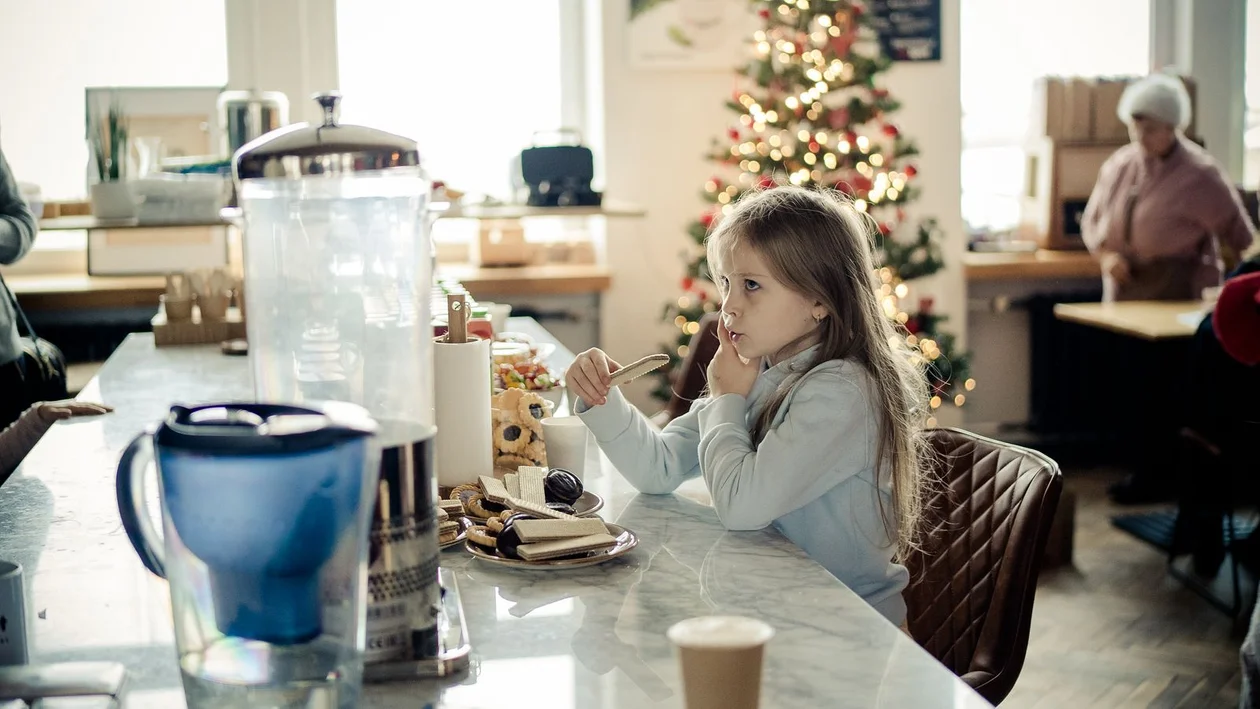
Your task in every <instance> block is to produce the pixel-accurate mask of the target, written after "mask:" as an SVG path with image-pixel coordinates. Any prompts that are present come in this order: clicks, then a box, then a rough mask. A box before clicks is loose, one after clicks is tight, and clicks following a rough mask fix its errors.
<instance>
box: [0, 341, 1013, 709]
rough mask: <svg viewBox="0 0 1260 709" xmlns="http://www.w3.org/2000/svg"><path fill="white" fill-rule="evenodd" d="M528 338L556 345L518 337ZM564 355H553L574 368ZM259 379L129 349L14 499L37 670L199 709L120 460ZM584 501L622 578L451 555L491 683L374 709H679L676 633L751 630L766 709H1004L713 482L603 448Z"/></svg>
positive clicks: (26, 471)
mask: <svg viewBox="0 0 1260 709" xmlns="http://www.w3.org/2000/svg"><path fill="white" fill-rule="evenodd" d="M511 325H512V327H513V329H517V330H524V331H526V332H531V333H533V334H535V335H536V336H542V335H543V334H544V333H543V332H542V331H541V330H540V329H537V328H536V325H535V324H533V323H530V322H522V321H519V320H516V319H514V320H513V321H511ZM562 350H563V348H557V352H556V353H554V354H553V355H552V360H551V363H552V364H553V365H557V364H561V362H560V361H558V360H557V359H556V358H557V357H566V358H571V357H572V355H571V354H568V353H567V351H562ZM249 382H250V376H249V364H248V361H247V360H246V359H245V358H241V357H226V356H223V355H221V354H220V353H219V351H218V348H216V347H171V348H161V349H155V348H154V346H153V339H152V336H150V335H132V336H131V337H130V338H129V339H128V340H127V341H126V343H124V345H123V346H122V347H121V348H120V349H119V350H118V351H117V352H116V353H115V354H114V355H113V356H112V357H111V358H110V360H109V362H108V363H107V364H106V365H105V367H104V369H102V370H101V372H100V375H99V376H98V377H97V378H96V379H95V380H93V382H92V384H91V385H90V386H89V387H88V388H87V389H86V390H85V391H84V392H83V397H84V398H87V399H92V400H98V401H103V402H105V403H108V404H111V405H113V406H114V407H115V409H116V410H115V412H114V413H112V414H109V415H107V416H102V417H99V418H91V419H80V420H76V421H66V422H61V423H58V424H56V425H54V426H53V428H52V429H51V430H50V431H49V432H48V434H47V435H46V436H45V438H44V439H43V440H42V441H41V442H40V443H39V445H37V446H36V447H35V449H34V451H32V453H31V454H30V456H28V457H27V459H26V460H25V461H24V462H23V464H22V466H21V468H20V469H19V470H18V472H17V473H16V474H15V475H14V476H13V477H12V478H10V479H9V480H8V481H7V482H5V483H4V485H3V486H2V487H0V530H4V533H3V534H0V558H3V559H5V560H11V561H15V562H18V563H21V564H22V565H23V566H24V567H25V568H26V570H27V573H26V576H25V579H24V581H25V586H26V598H27V602H28V604H29V612H30V615H29V618H28V626H27V627H28V628H29V632H30V638H31V643H32V646H33V648H32V653H31V654H32V661H33V662H56V661H70V660H116V661H118V662H122V663H124V664H125V665H126V666H127V670H128V674H129V687H130V693H129V696H128V698H127V701H126V703H125V704H124V706H125V707H127V709H142V708H147V707H154V708H157V707H161V708H162V709H178V708H179V707H182V706H184V696H183V692H182V690H181V688H180V675H179V671H178V665H177V661H176V654H175V648H174V645H173V643H174V640H173V634H172V626H171V607H170V597H169V592H168V588H167V584H166V582H165V581H163V580H161V579H158V578H157V577H155V576H153V575H152V574H149V573H148V572H147V571H145V569H144V567H143V566H142V565H141V564H140V560H139V559H138V557H137V556H136V553H135V552H134V551H133V550H132V548H131V545H130V543H129V542H128V541H127V537H126V535H125V534H124V533H123V531H122V528H121V524H120V521H119V517H118V505H117V502H116V498H115V491H114V476H115V469H116V466H117V464H118V457H119V454H120V452H121V451H122V450H123V448H124V447H125V446H127V444H128V442H129V441H130V440H131V439H132V438H133V437H134V436H135V435H137V434H138V433H140V432H141V431H142V430H143V429H144V427H145V426H146V425H147V424H150V423H151V422H153V421H155V420H159V419H160V418H161V417H163V416H164V415H165V413H166V411H167V410H168V408H169V406H170V405H171V404H172V403H175V402H181V403H188V404H193V403H198V402H200V403H207V402H210V401H215V400H218V401H223V400H240V399H248V398H250V383H249ZM585 478H586V485H587V489H589V490H591V491H593V492H595V493H596V494H599V495H600V496H602V497H603V498H604V500H605V503H606V504H605V507H604V509H603V511H602V512H601V515H602V516H603V517H604V518H605V519H607V520H609V521H614V522H618V523H620V524H623V525H625V526H627V527H629V528H630V529H633V530H634V531H635V532H636V533H638V535H639V538H640V542H639V545H638V547H636V548H635V549H634V550H632V551H631V552H630V553H628V554H627V555H626V556H624V557H622V558H621V559H618V560H616V561H614V562H610V563H607V564H602V565H599V566H595V567H590V568H586V569H572V570H568V571H564V572H556V573H549V572H537V571H519V570H515V569H506V568H502V567H499V566H495V565H492V564H487V563H485V562H482V561H479V560H475V559H472V558H471V557H470V555H469V554H468V553H467V552H466V551H463V550H461V549H460V548H458V547H456V548H452V549H448V550H446V551H445V552H443V554H442V566H443V567H445V568H447V569H450V570H452V572H453V573H454V575H455V578H456V582H457V584H458V588H459V593H460V597H461V599H462V601H463V604H464V611H465V616H466V618H467V621H468V626H469V633H470V636H471V641H472V646H473V652H474V658H473V663H474V667H475V670H474V671H473V672H471V673H470V675H469V676H468V677H467V678H465V679H462V680H457V682H456V683H454V684H451V685H449V686H441V685H434V684H429V683H420V682H414V683H405V682H404V683H396V684H385V685H372V686H370V687H368V688H367V690H366V692H365V695H366V696H364V697H363V698H362V702H361V704H360V706H362V707H366V708H367V709H394V708H395V707H397V708H398V709H401V708H403V707H423V706H433V707H446V708H449V709H457V708H461V709H462V708H467V707H498V706H505V707H514V708H520V709H527V708H531V707H603V708H604V709H631V708H633V709H638V708H639V707H660V708H661V709H681V707H682V706H683V698H682V687H681V679H680V676H679V672H678V665H677V660H676V659H675V657H674V652H673V649H672V648H671V646H670V644H669V642H668V640H667V639H666V637H665V631H666V629H667V628H668V627H669V626H670V625H671V624H672V623H674V622H676V621H678V620H681V619H683V618H687V617H691V616H695V615H704V614H721V613H736V614H743V615H752V616H755V617H759V618H764V619H765V620H767V621H768V622H770V623H771V624H772V625H774V626H775V628H776V629H777V635H776V637H775V638H774V640H772V641H771V643H770V644H769V646H768V648H767V651H766V664H765V674H764V682H763V691H762V702H761V706H762V707H764V709H778V708H780V707H782V708H784V709H787V708H789V707H791V708H795V707H811V706H817V707H876V706H881V707H954V708H957V709H971V708H976V709H979V708H981V707H988V706H989V704H988V703H986V702H985V701H984V700H983V699H982V698H981V697H980V696H979V695H977V694H976V693H975V692H974V691H972V690H971V689H970V688H969V687H968V686H966V685H965V684H963V682H962V681H961V680H959V679H958V678H957V677H955V676H954V675H953V674H952V673H951V672H950V671H949V670H947V669H946V668H945V667H943V666H942V665H941V664H940V663H938V662H937V661H936V660H935V659H933V658H932V657H931V656H930V655H928V654H927V653H926V652H925V651H924V650H923V649H922V648H920V647H919V646H918V645H917V644H916V643H915V642H914V641H913V640H912V639H910V637H909V636H907V635H906V634H905V633H903V632H902V631H901V630H900V629H898V628H897V627H895V626H893V625H892V624H891V623H889V622H888V621H887V620H886V619H884V618H883V616H881V615H879V614H878V613H877V612H876V611H875V610H874V609H873V608H871V607H870V606H869V605H867V604H866V603H865V602H864V601H862V599H861V598H859V597H858V596H857V595H855V594H854V593H853V592H852V591H851V590H850V589H848V588H847V587H845V586H844V585H843V584H841V583H840V582H839V581H837V580H836V579H835V577H834V576H832V575H831V574H829V573H828V572H827V571H826V570H825V569H823V568H822V567H821V566H819V565H818V564H817V563H815V562H814V561H812V560H811V559H810V558H809V557H808V556H806V555H805V553H804V552H802V551H801V550H800V549H799V548H797V547H796V546H795V545H793V544H792V543H791V542H790V541H788V540H787V539H786V538H785V537H783V536H782V535H781V534H780V533H779V532H777V531H775V529H774V528H773V527H768V528H766V529H764V530H761V531H755V532H728V531H726V530H725V529H723V527H722V525H721V523H720V522H719V521H718V518H717V514H716V512H715V511H714V510H713V508H712V507H711V506H709V505H708V504H707V499H708V496H707V491H706V490H705V488H704V486H703V480H700V479H697V480H693V481H689V482H688V483H687V484H686V485H685V486H683V487H682V488H680V489H679V491H678V492H677V493H675V494H673V495H640V494H638V493H637V492H636V491H635V490H634V489H633V488H631V487H630V485H629V484H628V483H627V482H626V481H625V479H624V478H622V477H621V475H620V474H619V473H618V472H617V471H616V469H615V468H614V467H613V466H612V465H611V464H610V463H609V462H608V461H607V459H606V458H605V457H603V456H602V454H600V452H599V451H598V449H597V448H595V447H594V446H592V447H590V448H589V450H588V456H587V462H586V470H585Z"/></svg>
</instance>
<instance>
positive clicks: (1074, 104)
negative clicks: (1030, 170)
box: [1052, 77, 1094, 142]
mask: <svg viewBox="0 0 1260 709" xmlns="http://www.w3.org/2000/svg"><path fill="white" fill-rule="evenodd" d="M1093 136H1094V82H1093V80H1092V79H1084V78H1081V77H1072V78H1071V79H1069V80H1068V81H1067V85H1066V87H1065V89H1064V94H1063V134H1062V135H1061V136H1059V137H1061V138H1063V139H1064V140H1069V141H1082V142H1084V141H1088V140H1091V139H1092V138H1093ZM1052 137H1053V136H1052Z"/></svg>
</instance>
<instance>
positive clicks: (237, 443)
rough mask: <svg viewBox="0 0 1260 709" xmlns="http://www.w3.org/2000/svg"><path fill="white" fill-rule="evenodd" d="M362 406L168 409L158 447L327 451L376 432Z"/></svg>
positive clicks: (211, 450)
mask: <svg viewBox="0 0 1260 709" xmlns="http://www.w3.org/2000/svg"><path fill="white" fill-rule="evenodd" d="M376 430H377V425H376V422H375V421H373V420H372V418H371V417H370V416H369V415H368V413H367V411H366V410H365V409H363V408H362V407H359V406H356V405H354V404H346V403H342V402H331V403H328V404H322V405H319V406H312V407H300V406H287V405H283V404H256V403H227V404H205V405H201V406H192V407H187V406H172V407H171V411H170V414H168V415H167V418H166V421H165V422H163V423H162V425H161V426H160V427H159V428H158V430H157V433H156V434H155V440H156V442H157V444H158V445H160V446H163V447H170V448H179V449H183V450H195V451H200V452H205V453H217V454H220V455H284V454H292V453H301V452H304V451H312V450H320V449H324V448H329V447H332V446H334V445H337V444H339V443H343V442H345V441H347V440H349V439H354V438H362V437H364V436H370V435H372V434H374V433H376Z"/></svg>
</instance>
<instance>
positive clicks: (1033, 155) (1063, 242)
mask: <svg viewBox="0 0 1260 709" xmlns="http://www.w3.org/2000/svg"><path fill="white" fill-rule="evenodd" d="M1132 80H1133V79H1132V78H1131V77H1097V78H1083V77H1070V78H1063V77H1056V76H1050V77H1043V78H1042V79H1040V80H1038V82H1037V86H1036V91H1035V93H1034V100H1033V115H1032V121H1031V122H1030V131H1029V132H1030V136H1029V138H1028V142H1027V144H1026V146H1025V151H1024V152H1025V172H1024V180H1025V183H1024V193H1023V195H1022V199H1021V203H1020V222H1021V223H1020V228H1019V236H1020V238H1022V239H1030V240H1035V241H1036V242H1037V243H1038V245H1039V246H1040V247H1041V248H1043V249H1056V250H1070V249H1083V248H1085V244H1084V243H1083V242H1082V241H1081V229H1080V221H1081V217H1082V216H1083V215H1084V212H1085V204H1086V203H1087V202H1088V201H1089V195H1090V192H1092V191H1093V189H1094V182H1095V180H1096V179H1097V177H1098V170H1099V168H1101V167H1102V164H1103V163H1104V162H1105V161H1106V160H1107V158H1108V157H1110V156H1111V154H1112V153H1114V152H1115V151H1116V150H1117V149H1118V148H1120V147H1121V146H1123V145H1124V144H1125V143H1127V142H1129V130H1128V126H1126V125H1125V124H1124V123H1123V122H1122V121H1121V120H1120V118H1119V117H1118V116H1117V115H1116V107H1117V106H1118V105H1119V103H1120V96H1121V94H1123V93H1124V89H1125V87H1127V86H1128V84H1129V82H1130V81H1132ZM1182 81H1183V82H1185V84H1186V89H1187V90H1188V91H1189V92H1190V102H1191V106H1192V108H1193V106H1194V96H1195V87H1194V82H1193V80H1191V79H1190V78H1188V77H1182ZM1192 115H1193V113H1192ZM1194 134H1195V132H1194V123H1193V121H1192V122H1191V124H1190V126H1189V127H1188V128H1187V129H1186V135H1188V136H1193V135H1194Z"/></svg>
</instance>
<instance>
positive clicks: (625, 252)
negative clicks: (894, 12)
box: [587, 0, 966, 422]
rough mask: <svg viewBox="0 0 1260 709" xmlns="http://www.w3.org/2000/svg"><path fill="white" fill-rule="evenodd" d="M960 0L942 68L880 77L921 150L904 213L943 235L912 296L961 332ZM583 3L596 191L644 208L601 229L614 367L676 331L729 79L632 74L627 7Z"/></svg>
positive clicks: (726, 74) (643, 398)
mask: <svg viewBox="0 0 1260 709" xmlns="http://www.w3.org/2000/svg"><path fill="white" fill-rule="evenodd" d="M958 3H959V0H945V1H944V2H943V3H942V14H943V15H944V17H943V28H942V43H943V46H944V48H943V51H942V57H943V59H942V61H940V62H930V63H905V64H900V65H898V66H897V67H895V68H894V69H893V70H892V71H890V72H888V75H887V76H888V79H887V81H886V86H887V87H888V89H889V91H891V92H892V94H893V95H894V96H897V97H899V98H900V99H901V100H902V101H903V104H904V105H903V108H902V109H901V110H900V111H899V112H898V113H897V114H896V116H895V117H894V121H895V122H896V123H898V124H899V125H900V126H901V128H902V130H903V133H904V134H905V135H908V136H911V137H913V138H915V139H916V140H917V141H918V144H919V148H920V149H921V150H922V152H923V155H922V156H921V157H920V158H919V160H918V165H919V170H920V171H919V175H920V177H919V178H918V179H919V185H920V187H921V188H922V189H923V196H922V197H921V198H920V199H919V200H918V201H917V202H916V203H915V205H914V206H913V207H912V208H911V209H910V210H909V211H910V212H911V214H912V215H923V216H935V217H936V218H937V219H938V220H939V221H940V224H941V227H942V228H943V229H944V230H945V233H946V234H947V235H948V243H947V245H946V252H947V258H948V260H949V262H950V264H951V265H950V268H949V269H948V271H947V272H944V273H942V274H940V275H938V276H936V277H933V278H932V279H925V281H923V286H916V290H915V291H914V292H913V293H912V295H911V297H912V298H917V295H916V294H919V293H924V294H926V293H927V292H928V291H930V292H931V293H932V294H933V295H935V296H936V301H937V303H938V307H939V308H941V309H942V312H946V313H948V314H949V315H950V318H951V320H952V321H953V322H952V329H953V330H954V331H956V332H957V333H958V335H959V337H963V336H964V334H965V326H966V323H965V312H964V310H965V309H964V307H963V304H964V303H963V301H964V289H963V283H962V277H961V273H962V270H961V264H959V263H958V259H959V256H960V255H961V253H962V250H963V249H964V248H965V241H966V238H965V233H964V228H963V223H962V215H961V212H960V200H959V195H960V191H961V187H960V182H959V153H960V151H961V149H962V137H961V133H962V131H961V125H962V124H961V110H960V102H959V96H960V87H959V61H958V57H959V51H958V49H959V48H958V7H959V6H958ZM587 7H588V8H589V10H590V12H591V13H592V17H591V18H590V20H591V26H593V27H595V28H596V30H597V32H598V35H597V37H596V36H593V35H588V40H589V41H595V40H596V39H597V38H598V39H602V46H601V47H598V49H599V56H598V59H599V61H600V62H602V67H598V68H590V67H589V65H588V68H590V71H591V73H592V76H591V81H589V82H588V86H591V87H592V88H596V87H598V88H599V91H597V92H594V93H593V94H592V95H591V96H590V97H588V98H590V99H591V100H592V101H595V102H596V103H597V105H596V106H594V107H592V110H590V111H589V114H588V115H589V122H588V125H589V127H588V134H589V135H591V136H593V138H594V139H597V140H598V139H602V141H601V142H597V143H596V144H595V147H596V151H597V155H599V156H600V157H601V158H602V159H603V161H604V167H605V174H606V185H605V188H606V194H607V195H608V196H610V197H613V198H616V199H622V200H628V201H631V202H635V203H637V204H639V205H642V206H643V207H645V208H646V209H647V211H648V216H647V217H646V218H645V219H643V220H641V221H639V222H637V223H629V222H625V223H623V222H617V221H613V222H610V224H609V227H608V245H607V248H608V259H609V262H610V263H611V264H612V266H613V286H612V289H611V290H610V291H609V292H608V293H607V294H606V296H605V298H604V319H603V323H604V324H603V344H604V348H605V349H606V350H608V352H609V354H610V355H611V356H612V357H613V358H614V359H617V360H619V361H623V362H624V361H632V360H634V359H636V358H638V357H641V356H643V355H645V354H649V353H652V352H658V351H660V343H662V342H670V341H672V338H673V335H674V333H675V332H676V330H675V328H674V327H673V325H672V324H668V323H662V322H661V319H660V314H661V308H662V307H663V305H664V304H665V302H666V301H668V300H669V299H671V298H676V297H677V296H678V294H679V293H678V284H679V280H680V278H681V276H682V272H683V266H684V261H683V260H682V259H681V258H680V256H679V252H680V251H681V250H682V249H684V248H686V247H687V246H688V245H689V243H690V240H689V239H688V237H687V235H686V233H685V231H684V230H685V229H686V227H687V225H688V224H689V223H690V222H691V220H693V219H694V218H695V217H696V216H697V215H699V214H700V212H701V209H702V207H703V206H704V202H703V201H702V199H701V198H700V196H699V192H700V190H701V189H702V188H703V184H704V181H705V180H706V179H707V178H709V177H710V176H712V175H713V174H714V168H713V166H712V165H711V163H709V162H708V161H707V160H705V159H704V157H703V156H704V154H705V152H706V150H707V148H708V146H709V143H710V140H711V139H713V138H714V137H718V138H719V139H724V134H725V131H726V129H727V127H728V125H729V124H730V122H731V120H732V117H733V115H732V114H731V113H730V111H729V110H728V109H727V108H726V107H725V106H724V102H725V100H726V99H728V98H729V97H730V93H731V90H732V88H733V86H734V78H733V77H732V75H731V72H730V71H679V70H643V69H636V68H634V67H632V66H631V65H630V62H629V59H628V47H627V43H626V39H627V33H626V30H625V28H626V26H627V24H628V23H629V10H628V3H625V2H610V3H599V4H598V5H597V6H595V7H592V6H591V5H588V6H587ZM593 46H598V45H593ZM601 92H602V95H600V93H601ZM601 111H602V115H600V112H601ZM912 302H917V300H914V301H912ZM633 387H634V388H633V390H632V392H631V399H632V400H633V401H635V402H636V403H638V404H640V405H646V407H647V408H648V409H649V410H652V409H653V408H654V407H657V406H658V405H657V404H655V403H650V397H649V395H648V392H649V391H650V389H651V384H650V383H649V382H646V381H641V382H636V383H635V385H633ZM949 408H950V409H952V406H951V407H949ZM942 420H943V422H946V421H948V420H949V419H947V418H945V417H942Z"/></svg>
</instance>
